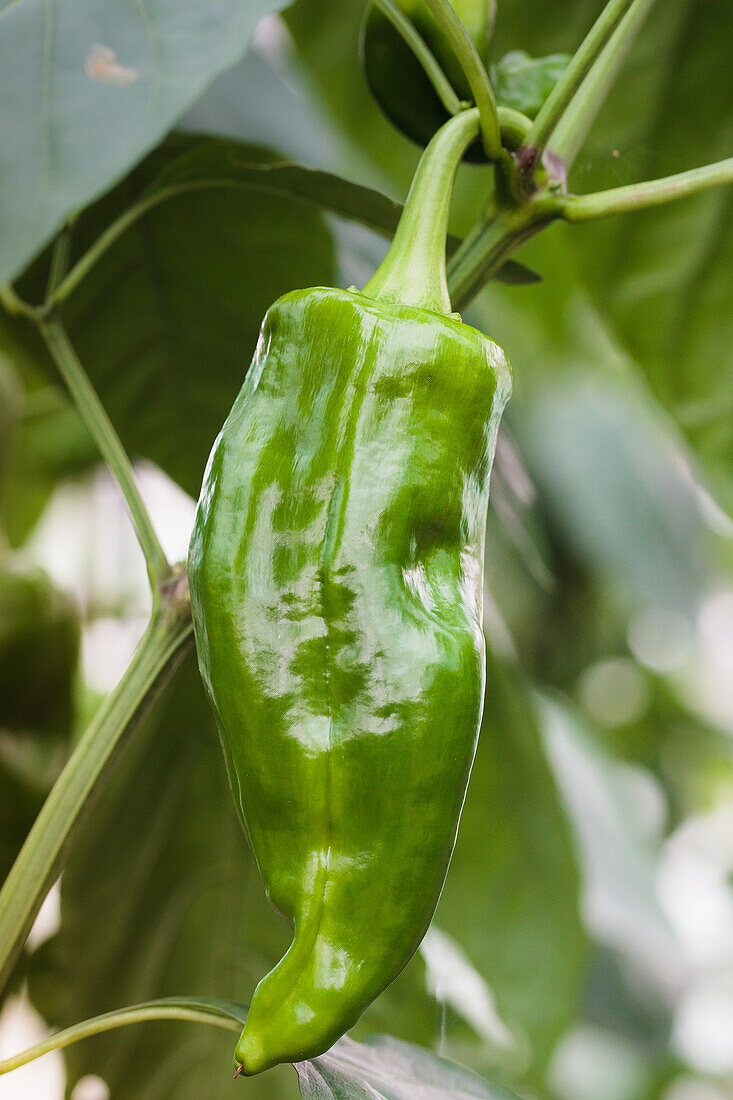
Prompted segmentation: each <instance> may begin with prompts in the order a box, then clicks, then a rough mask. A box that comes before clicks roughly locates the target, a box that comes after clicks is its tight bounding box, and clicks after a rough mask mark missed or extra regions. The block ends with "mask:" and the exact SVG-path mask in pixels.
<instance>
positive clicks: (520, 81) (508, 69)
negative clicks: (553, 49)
mask: <svg viewBox="0 0 733 1100" xmlns="http://www.w3.org/2000/svg"><path fill="white" fill-rule="evenodd" d="M569 60H570V55H569V54H564V53H555V54H550V55H549V56H548V57H530V56H529V54H527V53H525V52H524V50H511V51H510V52H509V53H506V54H504V56H503V57H502V58H501V60H500V61H497V63H496V65H495V66H494V67H493V68H492V80H493V84H494V90H495V92H496V98H497V101H498V102H499V103H500V104H502V106H504V107H513V108H514V110H515V111H521V112H522V114H524V115H527V117H528V118H534V117H535V115H536V114H537V113H538V111H539V109H540V107H541V106H542V104H543V103H544V102H545V100H546V99H547V97H548V96H549V94H550V92H551V91H552V89H553V88H554V87H555V84H556V83H557V82H558V80H559V79H560V77H561V76H562V74H563V73H564V72H565V69H566V68H567V65H568V62H569Z"/></svg>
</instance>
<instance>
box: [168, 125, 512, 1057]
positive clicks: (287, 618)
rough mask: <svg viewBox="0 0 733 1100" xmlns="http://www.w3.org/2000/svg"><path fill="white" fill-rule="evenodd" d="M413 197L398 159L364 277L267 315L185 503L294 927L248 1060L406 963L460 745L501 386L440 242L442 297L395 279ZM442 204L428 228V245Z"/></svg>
mask: <svg viewBox="0 0 733 1100" xmlns="http://www.w3.org/2000/svg"><path fill="white" fill-rule="evenodd" d="M460 127H462V129H461V128H460ZM460 127H459V126H458V124H457V123H452V124H449V126H448V127H446V130H448V131H449V133H448V135H447V137H446V135H445V134H442V135H439V136H438V138H436V139H434V143H437V152H436V148H435V147H433V148H432V150H431V148H429V149H428V152H427V153H426V154H425V157H424V161H426V162H427V163H426V166H427V167H429V166H430V162H431V157H432V160H433V161H435V159H436V157H437V155H438V154H441V152H442V156H443V158H444V159H445V158H447V157H448V154H449V153H450V155H451V156H452V157H453V158H454V159H456V158H457V159H459V154H458V153H457V151H456V145H457V143H459V139H460V143H462V145H461V147H462V146H465V143H466V141H467V140H468V139H469V138H470V137H473V136H475V133H476V127H475V125H473V126H471V125H469V123H468V121H467V120H463V121H462V123H461V124H460ZM441 141H442V143H443V144H442V146H441ZM457 159H456V163H457ZM454 170H455V164H452V165H451V173H450V178H451V180H452V173H453V171H454ZM421 171H423V176H424V177H426V178H427V179H428V180H429V181H431V183H430V186H434V185H435V179H434V176H433V173H431V174H430V176H427V174H426V172H425V171H424V170H423V169H421ZM423 186H424V187H425V188H428V184H427V183H426V182H425V179H423ZM428 190H429V188H428ZM449 193H450V192H449V191H448V196H447V198H449ZM447 198H446V202H447ZM426 201H427V197H426V195H425V194H423V193H422V191H421V187H420V172H419V173H418V177H417V178H416V182H415V184H414V185H413V189H412V191H411V195H410V200H408V204H407V207H406V213H405V215H404V216H403V222H402V223H401V226H400V230H399V231H398V234H397V236H396V237H395V242H394V244H393V246H392V250H391V252H390V255H389V256H388V258H387V260H385V263H384V265H383V266H382V268H380V270H379V271H378V272H377V274H376V275H375V277H374V279H373V280H372V281H371V282H370V283H369V284H368V285H367V287H366V288H365V291H364V292H363V293H360V292H358V291H355V290H348V291H345V290H334V289H328V288H313V289H309V290H303V291H296V292H294V293H290V294H287V295H285V296H284V297H283V298H281V299H279V301H277V302H276V303H275V304H274V305H273V306H272V307H271V308H270V310H269V311H268V313H267V315H266V317H265V320H264V322H263V326H262V331H261V334H260V339H259V343H258V346H257V350H256V352H255V356H254V359H253V362H252V365H251V366H250V369H249V372H248V374H247V377H246V380H245V383H244V386H243V388H242V391H241V393H240V395H239V397H238V398H237V400H236V402H235V404H234V407H233V409H232V411H231V414H230V416H229V418H228V420H227V422H226V424H225V425H224V428H223V429H222V432H221V434H220V436H219V438H218V440H217V442H216V444H215V446H214V450H213V452H212V455H211V457H210V460H209V465H208V468H207V472H206V475H205V479H204V487H203V490H202V494H201V498H200V502H199V507H198V512H197V518H196V523H195V529H194V535H193V539H192V544H191V551H190V558H189V577H190V584H191V593H192V604H193V613H194V626H195V630H196V638H197V646H198V652H199V661H200V665H201V669H202V673H203V677H204V680H205V682H206V684H207V687H208V690H209V693H210V695H211V698H212V700H213V703H214V706H215V709H216V714H217V718H218V724H219V729H220V732H221V738H222V743H223V746H224V752H225V757H226V761H227V767H228V772H229V778H230V781H231V785H232V789H233V791H234V796H235V800H236V803H237V806H238V809H239V812H240V814H241V817H242V820H243V822H244V823H245V827H246V829H247V831H248V834H249V837H250V841H251V844H252V848H253V850H254V853H255V856H256V859H257V862H258V865H259V868H260V871H261V873H262V877H263V879H264V882H265V884H266V889H267V892H268V895H269V897H270V899H271V901H272V903H273V905H274V906H275V907H276V908H277V909H278V910H279V911H280V912H281V913H282V914H283V915H284V916H285V917H286V918H287V919H288V920H289V921H291V922H292V923H293V926H294V936H293V942H292V945H291V947H290V948H289V950H288V952H287V954H286V955H285V957H284V958H283V959H282V960H281V962H280V963H279V964H278V965H277V966H276V967H275V968H274V970H272V971H271V972H270V973H269V974H268V975H267V976H266V977H265V978H264V979H263V980H262V981H261V982H260V984H259V986H258V987H257V990H256V991H255V994H254V998H253V1001H252V1005H251V1008H250V1012H249V1015H248V1018H247V1022H246V1026H245V1029H244V1032H243V1034H242V1037H241V1039H240V1041H239V1044H238V1046H237V1050H236V1059H237V1062H238V1063H239V1064H240V1066H241V1067H242V1070H243V1071H244V1072H245V1073H247V1074H252V1073H257V1072H259V1071H260V1070H263V1069H266V1068H267V1067H268V1066H271V1065H273V1064H275V1063H276V1062H281V1061H298V1060H302V1059H304V1058H307V1057H312V1056H315V1055H317V1054H319V1053H322V1052H323V1051H324V1050H326V1049H327V1048H328V1047H329V1046H330V1045H331V1044H332V1043H333V1042H335V1041H336V1040H337V1039H338V1038H339V1036H340V1035H342V1034H343V1032H344V1031H345V1030H347V1029H348V1028H349V1027H350V1026H352V1025H353V1024H354V1023H355V1022H356V1020H357V1019H358V1018H359V1016H360V1015H361V1014H362V1012H363V1011H364V1009H365V1007H366V1006H367V1005H368V1004H369V1003H370V1002H371V1001H372V1000H373V999H374V998H375V997H376V996H377V995H378V994H379V993H380V992H381V991H382V990H383V989H384V988H385V987H386V986H387V985H388V984H389V983H390V982H391V981H392V980H393V979H394V978H395V977H396V976H397V974H398V973H399V972H400V971H401V970H402V969H403V967H404V966H405V964H406V963H407V962H408V960H409V959H410V957H411V956H412V954H413V953H414V951H415V950H416V948H417V946H418V945H419V943H420V940H421V938H422V936H423V935H424V933H425V931H426V928H427V926H428V924H429V922H430V918H431V916H432V913H433V911H434V909H435V906H436V904H437V901H438V897H439V895H440V891H441V887H442V884H443V880H444V878H445V874H446V870H447V866H448V862H449V860H450V855H451V852H452V849H453V844H454V840H455V836H456V830H457V827H458V820H459V816H460V811H461V807H462V804H463V800H464V796H465V791H466V785H467V782H468V777H469V773H470V769H471V763H472V760H473V755H474V751H475V747H476V739H477V736H478V728H479V723H480V717H481V706H482V697H483V677H484V646H483V635H482V627H481V602H482V570H483V546H484V528H485V523H486V509H487V500H488V483H489V473H490V468H491V462H492V456H493V451H494V443H495V437H496V432H497V427H498V423H499V418H500V415H501V411H502V408H503V405H504V403H505V401H506V399H507V397H508V393H509V388H510V381H509V373H508V368H507V366H506V362H505V359H504V356H503V354H502V352H501V350H500V349H499V348H498V347H497V346H496V345H495V344H493V343H492V342H491V341H490V340H488V339H487V338H486V337H485V336H483V335H482V334H481V333H479V332H477V331H476V330H474V329H472V328H469V327H468V326H466V325H464V324H462V323H461V321H460V320H459V319H457V317H456V316H455V315H448V314H446V313H442V312H439V310H440V309H444V308H445V306H446V303H447V291H446V290H445V289H444V284H445V277H444V262H443V259H442V257H443V251H442V250H441V252H440V259H441V262H440V264H439V265H438V266H439V279H438V289H437V290H436V289H435V286H433V285H432V284H431V285H429V286H428V287H427V289H426V288H425V278H424V274H423V275H421V276H420V281H419V286H420V288H421V289H420V290H419V291H416V290H413V291H410V286H408V287H407V288H405V287H404V286H402V283H403V281H407V282H408V283H409V280H408V279H406V276H405V275H404V270H403V269H402V259H404V257H405V256H408V257H409V262H410V263H413V262H414V261H415V245H414V239H415V229H414V226H413V227H411V226H410V224H409V216H410V213H411V212H412V213H413V214H414V211H415V210H420V208H421V207H422V206H423V203H424V202H426ZM445 217H447V205H446V209H445V214H443V213H442V212H439V216H438V224H437V230H436V226H435V225H434V224H432V223H431V225H432V228H431V232H433V233H435V232H436V231H437V233H438V235H440V233H441V232H442V235H443V236H442V240H443V244H444V241H445V224H444V221H445ZM405 226H406V228H405ZM441 226H442V229H441ZM407 230H409V231H410V232H409V234H408V240H409V241H412V242H413V243H412V244H410V247H409V248H408V247H407V246H406V245H405V236H406V233H407ZM423 243H424V242H423ZM395 257H397V259H395ZM400 258H402V259H400ZM398 261H399V262H398ZM410 285H412V284H410ZM400 296H407V297H409V298H412V299H413V301H412V302H410V301H408V302H407V303H405V302H404V301H400V300H399V298H400ZM421 302H424V303H427V304H428V306H429V308H426V307H425V305H424V304H420V303H421ZM447 305H448V308H449V303H448V304H447ZM434 307H437V308H434ZM243 919H246V918H243Z"/></svg>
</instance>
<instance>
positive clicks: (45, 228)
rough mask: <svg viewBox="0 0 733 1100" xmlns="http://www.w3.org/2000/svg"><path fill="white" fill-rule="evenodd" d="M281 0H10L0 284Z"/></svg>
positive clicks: (151, 139) (3, 64)
mask: <svg viewBox="0 0 733 1100" xmlns="http://www.w3.org/2000/svg"><path fill="white" fill-rule="evenodd" d="M282 4H283V0H250V2H248V3H247V4H242V3H239V2H238V0H214V2H212V3H208V4H206V5H204V6H202V5H201V4H200V3H196V2H194V0H176V2H175V3H170V2H169V0H151V2H150V3H148V4H146V5H145V6H144V7H142V6H137V7H136V6H134V5H133V6H132V7H130V6H129V5H126V4H110V3H107V2H105V0H56V2H54V3H52V2H51V0H43V2H39V3H28V2H23V3H12V2H11V3H6V4H5V5H4V7H3V8H2V10H0V69H1V70H2V72H3V83H4V88H3V91H4V94H3V98H2V105H1V106H0V130H2V134H3V141H2V146H1V147H0V174H1V175H2V178H3V188H2V193H1V194H0V222H2V225H3V234H2V238H0V284H3V283H5V282H6V281H7V280H9V279H12V278H14V277H15V276H16V275H17V274H18V272H20V271H21V270H22V269H23V268H24V267H25V266H26V264H27V263H28V261H29V260H30V259H31V257H32V256H33V255H34V253H36V252H37V251H38V249H39V248H40V247H41V246H42V245H43V244H44V243H45V242H46V241H47V240H48V239H49V237H50V236H51V235H52V234H53V232H54V230H55V229H56V227H57V226H58V224H59V222H60V221H61V219H62V218H64V217H65V216H66V215H67V214H69V213H70V212H71V211H73V210H76V209H78V208H80V207H82V206H84V205H86V203H88V202H89V201H90V200H91V199H94V198H96V196H98V195H99V194H101V192H103V191H104V190H106V189H107V188H108V187H109V186H110V184H112V183H113V182H114V181H115V180H116V179H119V177H120V176H122V175H123V174H124V173H125V172H126V171H128V169H129V168H130V166H131V165H132V164H134V163H135V162H136V161H138V160H139V159H140V157H141V156H142V155H143V153H145V152H147V150H149V149H150V148H151V147H152V146H153V145H155V144H156V143H157V142H158V141H159V140H160V139H161V137H162V136H163V135H164V134H165V133H166V132H167V131H168V130H169V129H170V127H171V126H172V125H173V123H174V122H175V120H176V119H177V118H178V117H179V116H180V115H181V114H182V113H183V112H184V111H185V110H186V108H187V107H188V106H189V105H190V104H191V103H192V102H193V100H194V99H195V98H196V97H197V96H198V95H199V94H200V93H201V91H202V90H203V89H204V88H205V87H206V85H207V84H209V83H210V82H211V81H212V80H213V79H214V78H215V77H216V76H217V75H218V74H219V73H221V72H222V71H223V70H224V69H226V68H227V67H228V66H230V65H233V64H234V63H235V62H236V61H237V60H238V59H239V58H240V57H241V56H242V54H243V53H244V52H245V50H246V49H247V46H248V45H249V42H250V39H251V36H252V32H253V31H254V29H255V27H256V25H257V22H258V20H259V19H261V18H262V16H264V15H267V14H268V13H270V12H272V11H275V10H277V9H278V8H279V7H282Z"/></svg>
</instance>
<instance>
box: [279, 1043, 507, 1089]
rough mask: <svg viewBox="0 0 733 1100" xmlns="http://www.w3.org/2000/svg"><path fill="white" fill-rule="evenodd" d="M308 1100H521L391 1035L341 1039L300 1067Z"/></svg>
mask: <svg viewBox="0 0 733 1100" xmlns="http://www.w3.org/2000/svg"><path fill="white" fill-rule="evenodd" d="M295 1068H296V1070H297V1071H298V1077H299V1079H300V1092H301V1096H302V1097H303V1100H363V1098H364V1097H366V1096H368V1097H369V1100H516V1097H514V1095H513V1094H512V1093H509V1092H507V1091H506V1090H505V1089H503V1088H499V1087H498V1086H496V1085H492V1084H490V1083H489V1082H488V1081H484V1080H482V1079H481V1078H480V1077H476V1076H475V1075H474V1074H473V1073H470V1072H469V1071H468V1070H465V1069H462V1068H461V1067H460V1066H457V1065H456V1064H455V1063H453V1062H447V1061H446V1060H445V1059H444V1058H439V1057H437V1055H435V1054H431V1053H430V1052H429V1051H427V1050H423V1049H422V1048H421V1047H416V1046H413V1045H412V1044H410V1043H402V1042H399V1040H397V1039H393V1038H391V1037H389V1036H386V1035H375V1036H374V1037H373V1038H371V1039H368V1040H367V1041H366V1042H365V1043H355V1042H354V1041H353V1040H352V1039H340V1040H339V1042H338V1043H337V1044H336V1046H335V1047H333V1048H332V1049H331V1050H330V1051H329V1052H328V1054H324V1055H322V1056H321V1057H320V1058H314V1059H313V1061H312V1062H299V1063H297V1064H296V1066H295Z"/></svg>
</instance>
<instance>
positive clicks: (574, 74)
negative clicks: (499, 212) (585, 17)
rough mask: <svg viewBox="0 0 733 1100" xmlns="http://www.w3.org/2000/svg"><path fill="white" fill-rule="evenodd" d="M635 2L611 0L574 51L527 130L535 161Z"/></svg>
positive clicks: (528, 141) (527, 141)
mask: <svg viewBox="0 0 733 1100" xmlns="http://www.w3.org/2000/svg"><path fill="white" fill-rule="evenodd" d="M633 2H634V0H608V3H607V4H606V7H605V8H604V9H603V11H602V12H601V14H600V16H599V17H598V19H597V20H596V22H595V23H594V25H593V26H592V27H591V29H590V31H589V32H588V34H587V35H586V37H585V39H584V41H583V42H582V43H581V45H580V46H579V48H578V49H577V50H576V52H575V53H574V54H573V57H572V59H571V61H570V64H569V65H568V67H567V69H566V70H565V72H564V73H563V75H562V76H561V77H560V79H559V80H558V82H557V84H556V85H555V87H554V88H553V89H552V91H551V92H550V95H549V96H548V97H547V99H546V100H545V102H544V104H543V105H542V107H541V109H540V111H539V113H538V115H537V117H536V119H535V120H534V122H533V123H532V128H531V129H530V131H529V133H528V134H527V138H526V141H525V148H526V149H527V150H531V151H532V160H533V163H536V162H537V159H538V157H539V154H540V153H541V152H542V151H543V149H544V148H545V145H546V144H547V139H548V138H549V136H550V134H551V133H552V131H553V130H554V129H555V127H556V126H557V125H558V123H559V121H560V118H561V116H562V114H563V112H564V110H565V108H566V107H567V105H568V104H569V103H570V101H571V99H572V98H573V96H574V95H575V93H576V92H577V90H578V88H579V87H580V85H581V84H582V82H583V80H584V79H585V77H586V75H587V74H588V72H589V71H590V69H591V67H592V66H593V63H594V62H595V60H596V58H597V57H598V55H599V54H600V53H601V50H602V49H603V47H604V46H605V45H606V43H607V42H608V40H609V39H610V37H611V35H612V34H613V32H614V31H615V30H616V27H617V26H618V25H619V23H620V22H621V20H622V19H623V17H624V16H625V15H626V12H627V11H628V10H629V8H630V7H631V5H632V3H633Z"/></svg>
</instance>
